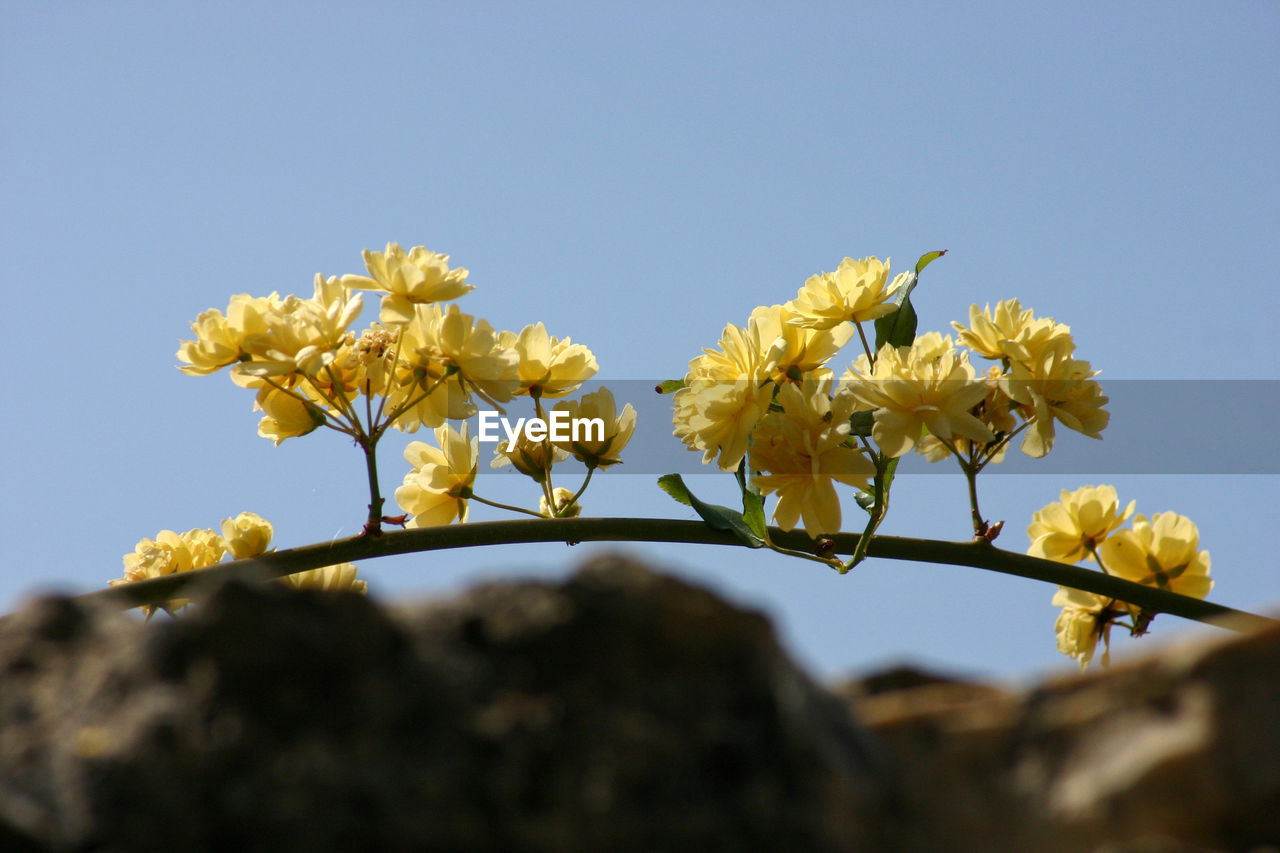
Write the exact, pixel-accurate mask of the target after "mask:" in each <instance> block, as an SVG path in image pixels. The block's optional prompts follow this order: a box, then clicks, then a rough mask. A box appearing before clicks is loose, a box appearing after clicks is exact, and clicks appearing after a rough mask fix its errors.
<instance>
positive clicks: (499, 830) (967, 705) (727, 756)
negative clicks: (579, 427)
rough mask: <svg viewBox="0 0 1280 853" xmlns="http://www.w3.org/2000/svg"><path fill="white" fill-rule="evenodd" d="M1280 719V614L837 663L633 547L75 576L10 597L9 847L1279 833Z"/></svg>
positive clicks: (1, 750)
mask: <svg viewBox="0 0 1280 853" xmlns="http://www.w3.org/2000/svg"><path fill="white" fill-rule="evenodd" d="M855 719H856V720H857V722H855ZM1278 722H1280V629H1277V630H1269V631H1265V632H1261V633H1257V634H1252V635H1235V634H1228V633H1226V632H1223V634H1222V635H1221V637H1220V638H1218V639H1217V640H1215V641H1213V642H1208V643H1206V642H1199V643H1197V644H1192V645H1183V646H1175V647H1169V648H1165V649H1162V650H1158V651H1157V652H1156V653H1155V654H1153V655H1152V656H1151V657H1149V658H1145V659H1142V660H1137V661H1133V662H1130V663H1127V664H1124V665H1121V666H1116V667H1115V668H1113V669H1111V670H1099V671H1096V672H1093V673H1090V674H1089V675H1086V676H1078V675H1072V676H1069V677H1061V678H1052V679H1048V680H1045V681H1044V682H1042V683H1040V684H1037V685H1032V686H1030V687H1023V688H1005V687H994V686H989V685H983V684H975V683H971V682H967V681H963V680H959V679H955V678H951V677H948V676H946V675H939V674H935V673H929V672H923V671H920V670H916V669H911V668H907V667H899V668H896V669H894V670H890V671H887V672H882V673H879V674H874V675H871V676H868V677H866V678H863V679H861V680H859V681H857V682H851V683H849V684H846V685H844V686H842V687H841V688H838V689H837V690H836V691H835V692H827V691H825V690H823V689H821V688H819V687H816V686H815V685H814V684H813V683H812V682H811V681H810V680H809V679H808V678H807V677H806V676H805V675H804V674H803V673H802V672H800V671H799V670H798V669H797V668H796V667H795V666H794V665H793V664H792V663H791V662H790V661H789V660H788V659H787V657H786V655H785V654H784V653H783V652H782V651H781V650H780V649H779V647H778V645H777V642H776V640H775V637H774V634H773V631H772V629H771V628H770V626H769V624H768V623H767V621H766V620H765V619H764V618H763V617H761V616H760V615H758V614H756V613H751V612H747V611H744V610H741V609H738V608H735V607H732V606H730V605H728V604H726V603H725V602H723V601H722V600H720V599H719V598H717V597H715V596H714V595H711V594H710V593H708V592H706V591H704V590H701V589H698V588H696V587H692V586H690V585H688V584H685V583H682V582H680V581H678V580H675V579H673V578H670V577H666V576H663V575H660V574H656V573H654V572H652V571H650V570H648V569H646V568H644V567H642V566H639V565H636V564H634V563H630V562H628V561H626V560H624V559H620V558H607V559H602V560H598V561H596V562H595V563H593V564H591V565H588V566H587V567H585V568H584V569H583V570H581V571H580V572H579V573H578V574H576V575H574V576H573V577H571V578H569V579H568V580H566V581H564V582H560V583H538V582H508V583H497V584H491V585H488V586H483V587H479V588H476V589H473V590H472V591H470V592H468V593H466V594H464V595H462V596H461V597H459V598H457V599H454V600H452V601H446V602H437V603H427V604H419V605H413V606H396V607H382V606H379V605H378V604H376V603H373V602H370V601H368V600H366V599H364V598H363V597H359V596H351V595H347V596H328V595H325V594H322V593H316V592H298V591H294V590H290V589H287V588H285V587H283V586H280V585H270V586H268V587H246V586H238V585H229V586H226V587H223V588H222V589H221V590H219V591H218V592H216V593H215V594H213V595H212V597H211V598H209V599H208V600H206V601H205V602H204V603H203V604H201V605H200V606H199V607H198V608H197V609H195V610H194V611H193V612H191V613H189V614H187V615H184V616H183V617H182V618H181V619H179V620H176V621H167V620H164V619H156V620H153V621H152V622H151V623H148V624H144V623H143V622H142V621H141V620H140V619H137V618H134V617H131V616H128V615H124V614H119V613H112V612H107V611H102V610H98V609H94V608H92V607H89V606H86V605H85V604H84V603H82V602H77V601H74V600H71V599H66V598H47V599H43V600H40V601H36V602H33V603H31V604H29V605H28V606H26V607H24V608H23V609H21V610H20V611H18V612H17V613H14V614H12V615H11V616H8V617H5V618H4V619H3V620H0V850H3V851H10V850H12V851H28V850H30V851H54V850H77V851H82V850H83V851H89V850H93V851H133V850H151V849H156V850H166V851H168V850H173V849H177V850H183V851H203V850H227V849H243V850H279V849H305V850H378V851H380V853H385V851H397V850H427V849H431V850H434V849H444V850H502V851H523V850H530V851H542V850H546V851H550V850H555V851H560V850H568V851H576V850H582V851H586V850H620V851H630V850H637V851H638V850H646V851H647V850H675V851H681V850H697V851H699V853H703V851H717V850H788V851H791V850H796V851H845V850H849V851H854V850H857V851H934V850H944V849H945V850H978V851H996V852H997V853H1004V851H1009V852H1010V853H1012V851H1026V850H1034V851H1077V850H1090V851H1163V850H1173V851H1193V850H1194V851H1202V850H1231V851H1234V850H1251V849H1252V850H1280V847H1277V846H1271V847H1268V846H1267V845H1276V844H1277V840H1278V839H1280V730H1278V729H1277V723H1278Z"/></svg>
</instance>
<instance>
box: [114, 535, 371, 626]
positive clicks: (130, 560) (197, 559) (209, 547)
mask: <svg viewBox="0 0 1280 853" xmlns="http://www.w3.org/2000/svg"><path fill="white" fill-rule="evenodd" d="M272 533H273V530H272V528H271V523H270V522H269V521H267V520H266V519H264V518H262V517H261V516H259V515H257V514H255V513H252V512H242V513H240V514H239V515H237V516H236V517H235V518H226V519H223V521H222V534H221V535H219V534H218V533H216V532H214V531H213V530H209V529H200V528H197V529H194V530H188V531H187V532H186V533H175V532H174V531H172V530H161V531H160V532H159V533H157V534H156V537H155V539H143V540H141V541H140V542H138V544H137V545H136V546H135V547H134V549H133V552H132V553H129V554H125V555H124V577H122V578H116V579H114V580H112V581H109V582H108V583H109V584H110V585H111V586H119V585H120V584H127V583H133V582H134V581H140V580H146V579H148V578H158V577H163V576H165V575H172V574H175V573H178V572H189V571H191V570H192V569H203V568H206V567H208V566H213V565H216V564H217V563H219V562H221V561H222V559H223V557H225V556H230V557H231V558H232V559H234V560H243V559H246V558H248V557H256V556H258V555H259V554H265V553H266V552H267V546H268V545H269V544H270V543H271V536H272ZM280 582H281V583H285V584H289V585H291V586H293V587H295V588H298V589H327V590H333V591H343V590H350V591H352V592H361V593H363V592H365V591H366V586H365V582H364V581H362V580H359V579H357V577H356V567H355V566H353V565H351V564H350V563H342V564H339V565H336V566H326V567H325V568H321V569H313V570H311V571H307V572H299V573H296V574H292V575H286V576H284V577H282V578H281V579H280ZM189 603H190V601H189V600H188V599H185V598H174V599H170V600H169V601H167V602H165V603H164V604H161V605H157V606H158V607H159V608H160V609H162V610H164V611H165V612H167V613H170V614H173V613H176V612H178V611H180V610H182V609H184V608H185V607H186V606H187V605H188V604H189ZM157 606H151V605H148V606H145V607H144V608H143V610H144V611H145V612H146V614H147V616H148V618H149V617H151V616H152V615H153V614H154V613H155V611H156V609H157Z"/></svg>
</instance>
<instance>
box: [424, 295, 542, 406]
mask: <svg viewBox="0 0 1280 853" xmlns="http://www.w3.org/2000/svg"><path fill="white" fill-rule="evenodd" d="M403 334H404V343H403V344H402V345H401V352H400V354H401V359H402V365H401V368H402V370H405V371H407V372H408V374H409V376H411V377H412V378H410V379H409V381H410V382H417V385H418V387H420V388H422V389H426V388H428V387H431V386H432V385H433V384H434V383H435V382H436V381H437V380H438V379H440V378H441V377H443V376H446V375H448V376H449V377H450V379H451V380H456V381H457V383H460V384H461V386H462V388H463V390H464V391H466V392H475V393H476V394H478V395H479V396H480V397H481V398H482V399H484V400H485V401H486V402H488V403H490V404H491V405H493V406H495V407H497V404H498V402H505V401H507V400H510V399H511V397H512V396H513V395H514V394H515V393H516V390H517V389H518V388H519V387H520V380H519V378H518V375H517V372H516V371H517V368H518V363H519V360H520V358H519V356H518V355H517V354H516V352H515V351H514V350H512V349H511V348H509V347H505V346H502V344H501V343H499V340H498V335H497V334H496V333H495V332H494V330H493V327H492V326H490V325H489V323H488V322H487V321H486V320H483V319H481V320H477V319H475V318H474V317H472V316H471V315H470V314H464V313H462V311H460V310H459V309H458V306H457V305H450V306H449V309H448V310H447V311H444V310H441V308H440V306H439V305H421V306H418V308H417V309H416V311H415V312H414V315H413V319H412V320H411V321H410V322H409V324H408V325H407V326H405V327H404V331H403ZM414 396H417V395H416V394H415V395H414ZM469 414H471V412H467V413H466V414H464V415H462V416H463V417H466V416H467V415H469ZM449 417H451V418H452V417H457V415H455V414H453V413H450V414H449Z"/></svg>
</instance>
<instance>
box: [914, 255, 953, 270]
mask: <svg viewBox="0 0 1280 853" xmlns="http://www.w3.org/2000/svg"><path fill="white" fill-rule="evenodd" d="M946 253H947V250H946V249H939V250H938V251H936V252H925V253H924V254H923V255H921V256H920V260H918V261H916V275H920V273H922V272H924V268H925V267H927V266H929V264H931V263H933V262H934V261H936V260H937V259H938V258H940V257H942V256H943V255H945V254H946Z"/></svg>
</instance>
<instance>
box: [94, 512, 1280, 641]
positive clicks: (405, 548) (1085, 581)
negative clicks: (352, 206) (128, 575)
mask: <svg viewBox="0 0 1280 853" xmlns="http://www.w3.org/2000/svg"><path fill="white" fill-rule="evenodd" d="M769 534H770V536H771V537H772V538H773V541H775V542H777V543H779V544H781V545H785V546H787V547H789V548H794V549H796V550H804V551H810V550H812V549H813V541H812V540H810V539H809V537H808V536H807V535H806V534H805V533H804V532H803V531H799V530H793V531H790V532H784V531H782V530H780V529H778V528H776V527H771V528H769ZM832 538H833V539H834V541H835V550H836V552H837V553H841V554H851V553H853V550H854V548H855V547H856V545H857V542H858V535H857V534H855V533H840V534H837V535H836V536H834V537H832ZM530 542H566V543H576V542H678V543H686V544H698V545H735V546H741V545H742V543H741V542H739V541H738V540H737V539H735V538H734V536H733V535H732V534H731V533H727V532H722V531H718V530H714V529H712V528H711V527H709V526H707V525H706V524H704V523H703V522H701V521H681V520H675V519H665V518H547V519H527V520H526V519H519V520H513V521H481V522H470V523H467V524H458V525H451V526H448V527H427V528H418V529H414V530H398V531H390V532H386V533H383V534H382V535H381V536H353V537H350V538H348V539H337V540H334V541H333V542H327V543H320V544H316V545H306V546H303V547H301V548H290V549H288V550H285V551H273V552H271V553H269V554H263V555H262V556H260V557H253V558H250V559H245V560H236V561H235V562H231V563H220V564H218V565H216V566H209V567H208V568H203V569H194V570H192V571H189V572H182V573H179V574H172V575H165V576H164V577H159V578H149V579H147V580H143V581H135V582H133V583H127V584H121V585H119V586H114V587H111V588H109V589H104V590H99V591H98V592H91V593H87V594H85V595H81V596H79V597H78V600H80V601H84V602H93V603H101V604H109V605H112V606H118V607H125V608H128V607H136V606H138V605H142V604H159V603H162V602H164V601H166V600H168V599H170V598H174V597H176V596H177V595H178V594H179V593H181V592H184V591H189V590H190V589H191V588H192V587H194V586H200V585H205V584H213V583H221V582H224V581H226V580H230V579H240V580H251V581H265V580H270V579H272V578H277V577H281V576H283V575H289V574H293V573H295V572H302V571H306V570H308V569H316V568H320V567H322V566H330V565H333V564H334V563H345V562H351V561H354V560H367V559H370V558H373V557H387V556H391V555H393V554H408V553H416V552H420V551H440V550H446V549H451V548H473V547H476V546H480V545H511V544H518V543H530ZM867 554H868V556H871V557H879V558H881V559H885V560H912V561H915V562H920V563H941V564H946V565H955V566H970V567H973V568H978V569H987V570H989V571H994V572H1001V573H1003V574H1007V575H1017V576H1019V577H1024V578H1031V579H1033V580H1039V581H1044V582H1046V583H1052V584H1060V585H1062V586H1069V587H1074V588H1076V589H1081V590H1085V591H1087V592H1092V593H1096V594H1098V595H1105V596H1107V597H1109V598H1116V599H1119V600H1120V601H1125V602H1128V603H1130V604H1134V605H1137V606H1139V607H1142V608H1143V609H1145V610H1149V611H1153V612H1156V613H1170V614H1173V615H1174V616H1181V617H1182V618H1184V619H1194V620H1196V621H1200V622H1211V623H1213V624H1216V625H1218V626H1220V627H1224V628H1230V629H1232V630H1237V631H1245V630H1254V629H1257V628H1262V627H1267V626H1275V625H1278V624H1280V622H1277V621H1276V620H1274V619H1269V618H1267V617H1264V616H1258V615H1256V614H1253V613H1247V612H1245V611H1242V610H1235V609H1233V608H1230V607H1224V606H1223V605H1221V604H1214V603H1212V602H1208V601H1202V600H1200V599H1198V598H1188V597H1187V596H1184V595H1178V594H1176V593H1172V592H1167V591H1165V590H1161V589H1156V588H1153V587H1148V586H1143V585H1141V584H1136V583H1132V582H1130V581H1126V580H1122V579H1121V578H1117V577H1113V576H1111V575H1104V574H1102V573H1101V572H1095V571H1091V570H1089V569H1084V568H1080V567H1079V566H1069V565H1066V564H1065V563H1055V562H1053V561H1052V560H1042V559H1040V558H1038V557H1029V556H1026V555H1025V554H1017V553H1014V552H1012V551H1003V550H1001V549H999V548H996V547H995V546H993V545H991V544H990V543H989V542H986V541H985V540H977V541H972V542H943V541H939V540H935V539H910V538H906V537H902V536H875V537H873V538H872V540H871V544H870V547H869V548H868V549H867Z"/></svg>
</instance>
